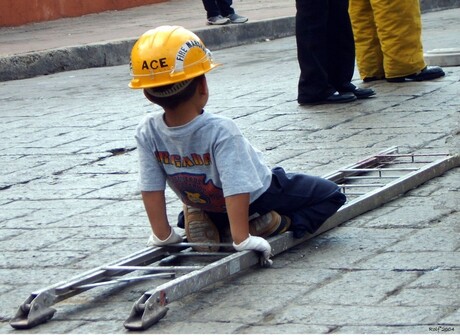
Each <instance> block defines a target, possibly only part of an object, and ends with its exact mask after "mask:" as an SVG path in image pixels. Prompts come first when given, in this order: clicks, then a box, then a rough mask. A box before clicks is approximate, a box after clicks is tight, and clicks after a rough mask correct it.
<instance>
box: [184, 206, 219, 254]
mask: <svg viewBox="0 0 460 336" xmlns="http://www.w3.org/2000/svg"><path fill="white" fill-rule="evenodd" d="M184 222H185V235H186V236H187V241H188V242H189V243H211V244H219V243H220V237H219V231H218V230H217V227H216V225H215V224H214V223H213V222H212V221H211V219H209V217H208V215H207V214H206V213H205V212H204V211H202V210H200V209H197V208H193V207H191V206H188V205H184ZM192 249H193V250H195V251H197V252H217V251H219V246H205V245H203V246H193V247H192Z"/></svg>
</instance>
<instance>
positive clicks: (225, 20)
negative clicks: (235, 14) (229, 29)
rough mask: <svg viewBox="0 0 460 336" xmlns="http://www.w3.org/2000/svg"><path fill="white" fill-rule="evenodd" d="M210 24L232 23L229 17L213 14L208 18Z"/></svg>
mask: <svg viewBox="0 0 460 336" xmlns="http://www.w3.org/2000/svg"><path fill="white" fill-rule="evenodd" d="M207 23H208V25H224V24H227V23H230V19H229V18H228V17H223V16H222V15H217V16H211V17H209V18H208V22H207Z"/></svg>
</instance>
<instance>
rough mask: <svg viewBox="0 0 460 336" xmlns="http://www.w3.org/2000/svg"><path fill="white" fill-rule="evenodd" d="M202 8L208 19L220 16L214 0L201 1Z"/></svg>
mask: <svg viewBox="0 0 460 336" xmlns="http://www.w3.org/2000/svg"><path fill="white" fill-rule="evenodd" d="M203 6H204V9H205V11H206V15H207V17H208V18H210V17H214V16H218V15H221V13H220V9H219V6H218V5H217V2H216V0H203Z"/></svg>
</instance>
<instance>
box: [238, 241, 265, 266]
mask: <svg viewBox="0 0 460 336" xmlns="http://www.w3.org/2000/svg"><path fill="white" fill-rule="evenodd" d="M233 247H234V248H235V250H237V251H239V252H240V251H244V250H255V251H258V252H261V253H262V255H263V264H264V265H265V266H271V264H272V263H273V262H272V261H271V260H270V257H271V254H272V247H271V246H270V244H269V243H268V241H266V240H265V239H264V238H262V237H257V236H251V235H249V237H248V238H247V239H246V240H244V241H242V242H241V243H239V244H235V242H233Z"/></svg>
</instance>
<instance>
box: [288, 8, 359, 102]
mask: <svg viewBox="0 0 460 336" xmlns="http://www.w3.org/2000/svg"><path fill="white" fill-rule="evenodd" d="M296 9H297V12H296V31H295V33H296V42H297V59H298V62H299V66H300V78H299V83H298V100H301V101H302V102H304V103H308V102H314V101H317V100H322V99H324V98H326V97H328V96H329V95H331V94H332V93H334V92H335V91H350V88H354V87H355V86H354V85H353V84H351V83H350V82H351V79H352V78H353V73H354V67H355V45H354V39H353V31H352V28H351V23H350V17H349V15H348V0H296ZM350 85H351V87H350ZM347 89H348V90H347Z"/></svg>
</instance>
